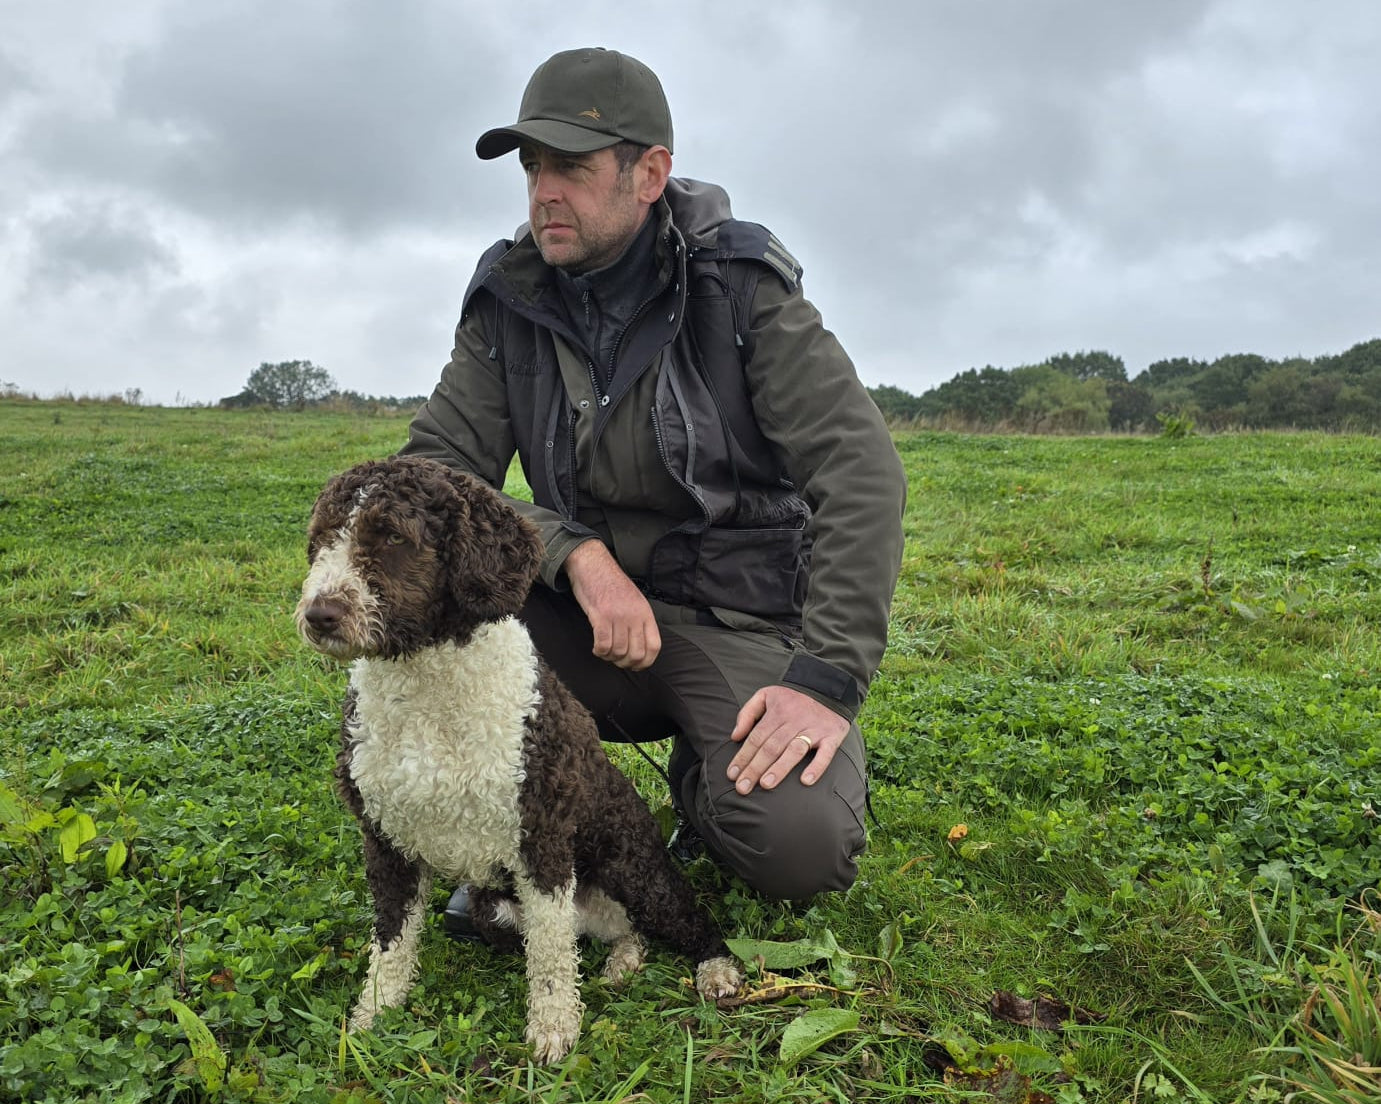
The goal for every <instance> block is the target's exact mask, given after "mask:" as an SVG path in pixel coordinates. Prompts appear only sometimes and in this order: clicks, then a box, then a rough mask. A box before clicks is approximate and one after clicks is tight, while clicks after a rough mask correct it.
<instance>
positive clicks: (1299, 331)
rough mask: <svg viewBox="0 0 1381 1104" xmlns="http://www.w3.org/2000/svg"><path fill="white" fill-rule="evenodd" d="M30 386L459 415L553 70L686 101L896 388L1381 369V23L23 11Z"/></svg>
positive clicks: (3, 296)
mask: <svg viewBox="0 0 1381 1104" xmlns="http://www.w3.org/2000/svg"><path fill="white" fill-rule="evenodd" d="M0 28H3V30H2V31H0V259H3V264H0V383H5V384H12V385H16V386H18V387H19V388H20V389H21V390H23V391H26V392H28V391H32V392H37V393H39V394H41V395H51V394H55V393H59V392H64V391H70V392H73V393H75V394H83V393H86V394H112V393H122V392H124V391H125V390H126V389H131V388H138V389H140V390H141V391H142V392H143V396H144V401H150V402H161V403H172V402H208V401H215V400H216V399H218V398H220V397H221V396H224V395H230V394H233V393H235V392H237V391H238V390H240V388H241V386H242V385H243V384H244V382H245V380H246V378H247V377H248V375H249V373H250V372H251V371H252V370H253V369H254V368H255V367H256V366H257V365H258V364H260V363H261V362H265V361H268V362H274V361H282V360H296V359H306V360H311V361H313V362H315V363H316V364H318V365H321V366H322V367H324V368H326V369H327V370H328V371H329V372H331V374H332V375H333V376H334V377H335V379H336V380H337V382H338V383H339V384H340V385H341V386H342V387H344V388H349V389H352V390H356V391H361V392H364V393H366V394H374V395H416V394H426V393H428V392H430V390H431V388H432V385H433V384H434V383H435V380H436V377H437V375H438V374H439V372H440V370H441V368H442V366H443V365H444V364H445V362H446V359H447V356H448V355H449V352H450V346H451V335H452V333H453V331H454V327H455V323H456V318H457V314H458V310H459V301H460V296H461V293H462V291H463V290H464V288H465V285H466V284H467V282H468V280H469V278H470V275H471V273H472V271H473V268H474V264H475V261H476V259H477V258H478V256H479V254H480V252H481V251H482V250H483V249H484V248H485V247H486V246H487V245H488V244H490V243H491V242H492V241H494V240H495V239H497V238H499V237H506V236H509V235H510V234H511V233H512V231H513V228H514V227H515V226H517V225H518V224H519V223H520V222H521V221H522V220H523V219H524V218H525V202H524V193H523V182H522V178H521V175H520V173H519V170H518V167H517V164H516V158H514V157H511V156H510V157H506V158H503V159H500V160H497V161H492V162H482V161H479V160H478V159H476V157H475V156H474V141H475V138H476V137H478V135H479V134H480V133H481V132H482V131H483V130H485V129H487V128H488V127H491V126H496V125H502V124H506V123H510V122H512V121H514V119H515V118H516V116H517V107H518V100H519V97H520V95H521V93H522V89H523V85H524V84H525V83H526V81H527V78H528V76H529V75H530V74H531V72H532V70H533V69H534V68H535V67H536V66H537V64H539V63H540V62H541V61H542V60H544V59H545V58H546V57H547V56H549V55H550V54H551V53H553V52H555V51H557V50H561V49H567V48H571V47H576V46H590V45H601V46H609V47H613V48H616V49H620V50H623V51H625V52H628V53H631V54H633V55H635V56H636V57H638V58H640V59H642V60H643V61H645V62H647V63H648V64H649V65H650V66H651V67H652V68H653V69H654V70H655V71H656V72H657V73H658V74H659V75H660V77H661V78H662V82H663V85H664V86H665V88H666V90H667V95H668V98H669V99H670V101H671V107H672V115H673V118H674V120H675V127H676V150H675V166H674V171H675V172H676V173H677V174H678V175H683V176H692V177H698V178H701V179H705V180H712V181H715V182H717V183H720V184H723V185H724V186H725V187H726V188H727V189H728V190H729V193H730V195H731V196H732V197H733V202H734V212H735V214H736V215H738V216H739V217H740V218H746V219H751V220H753V221H756V222H762V223H765V224H766V225H768V226H769V227H771V228H772V229H773V230H774V231H775V232H776V233H777V236H778V237H779V238H781V239H782V240H783V241H784V242H785V243H786V244H787V246H788V248H790V249H791V250H792V252H794V253H795V254H796V256H797V258H798V259H799V260H800V261H801V263H802V264H803V265H804V267H805V273H806V275H805V282H806V291H807V294H808V295H809V296H810V297H811V299H813V300H814V301H815V303H816V304H817V305H818V306H819V307H820V309H821V310H822V312H823V313H824V316H825V320H826V323H827V324H828V325H829V326H830V327H831V328H832V329H833V330H834V331H835V332H836V333H838V334H839V336H840V337H841V339H842V340H843V341H844V344H845V346H846V347H847V348H848V349H849V351H850V352H851V354H852V355H853V358H854V361H855V363H856V364H857V366H858V371H859V375H860V376H861V377H862V379H863V381H864V382H865V383H867V384H870V385H876V384H883V383H888V384H894V385H896V386H898V387H902V388H905V389H906V390H908V391H912V392H914V393H917V394H919V393H921V392H923V391H925V390H927V389H929V388H930V387H933V386H935V385H936V384H938V383H941V382H943V381H944V380H946V379H949V378H950V377H951V376H953V375H954V374H955V373H957V372H961V371H964V370H965V369H968V368H971V367H982V366H984V365H985V364H992V365H996V366H998V367H1004V368H1011V367H1016V366H1017V365H1020V364H1029V363H1034V362H1038V361H1040V360H1043V359H1044V358H1046V357H1047V356H1050V355H1051V354H1054V353H1058V352H1074V351H1077V350H1080V349H1105V350H1107V351H1109V352H1112V353H1114V354H1116V355H1118V356H1121V357H1122V358H1123V359H1124V360H1125V362H1126V364H1127V369H1128V373H1129V374H1130V375H1133V376H1134V375H1135V374H1136V373H1137V372H1139V371H1141V370H1142V369H1143V368H1145V367H1146V365H1147V364H1149V363H1151V362H1152V361H1155V360H1158V359H1161V358H1163V357H1171V356H1192V357H1199V358H1203V359H1212V358H1213V357H1216V356H1219V355H1222V354H1224V353H1233V352H1257V353H1262V354H1264V355H1266V356H1270V357H1284V356H1292V355H1296V354H1300V355H1305V356H1316V355H1320V354H1323V353H1330V352H1339V351H1342V350H1343V349H1345V348H1347V347H1349V346H1350V345H1352V344H1354V343H1356V342H1358V341H1363V340H1367V339H1370V338H1373V337H1378V336H1381V318H1378V311H1379V310H1381V258H1379V257H1378V247H1379V246H1381V60H1378V59H1381V3H1378V2H1377V0H1315V2H1312V3H1300V2H1296V0H1200V2H1190V0H1156V2H1155V3H1141V2H1132V0H1127V2H1122V3H1116V2H1111V0H1064V2H1057V0H1048V2H1045V0H994V2H984V0H852V2H848V3H845V2H843V0H832V2H828V3H815V2H810V0H783V2H775V0H773V2H763V3H756V2H752V0H685V2H682V3H679V4H675V5H672V4H667V3H663V2H661V0H644V2H642V3H639V4H620V3H610V2H607V0H606V2H604V3H598V4H596V3H585V2H579V0H574V2H567V3H523V2H519V0H508V2H502V0H501V2H495V0H487V2H483V3H481V2H477V0H387V2H386V0H374V2H365V0H339V2H338V0H293V2H284V0H181V2H179V0H120V2H119V3H111V2H110V0H0Z"/></svg>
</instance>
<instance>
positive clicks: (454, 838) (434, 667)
mask: <svg viewBox="0 0 1381 1104" xmlns="http://www.w3.org/2000/svg"><path fill="white" fill-rule="evenodd" d="M351 684H352V686H353V687H354V689H355V692H356V718H357V720H356V725H355V726H354V728H353V729H352V735H353V736H354V744H353V747H352V754H351V762H350V774H351V777H352V778H353V780H354V782H355V785H356V786H357V787H358V788H359V791H360V796H361V797H362V799H363V800H364V807H365V813H366V815H367V816H368V817H369V818H370V820H372V821H374V822H375V823H376V824H377V825H378V826H379V828H380V830H381V831H382V832H383V833H384V835H385V836H387V837H388V838H389V840H390V841H391V842H392V843H393V844H394V846H395V847H397V848H398V850H399V851H401V852H402V853H403V854H405V855H407V856H408V857H409V858H415V859H421V860H422V861H423V862H425V863H427V864H428V865H429V866H431V867H432V868H433V869H434V870H436V871H437V872H438V873H439V874H441V875H442V876H443V877H445V878H449V879H453V880H463V881H470V882H484V881H487V880H489V879H490V878H491V877H493V875H494V874H495V873H497V871H498V870H499V869H500V868H506V869H512V868H513V867H514V865H515V863H516V861H517V857H518V842H519V839H520V837H521V823H520V813H519V791H520V789H521V787H522V784H523V737H524V734H525V732H526V724H525V722H526V720H527V718H528V717H529V716H531V715H532V712H533V710H534V709H535V707H536V704H537V689H536V686H537V673H536V659H535V656H534V654H533V650H532V645H531V642H530V640H529V638H528V635H527V631H526V630H525V629H524V628H523V627H522V626H521V625H520V624H518V623H517V622H516V621H513V620H512V619H510V620H508V621H503V622H498V623H496V624H494V625H489V626H486V627H484V628H482V629H481V630H480V631H479V632H477V633H476V634H475V636H474V638H472V640H471V641H470V642H469V643H468V644H467V645H466V646H465V647H464V648H457V647H455V646H453V645H441V646H438V647H435V648H429V649H426V650H424V651H423V652H420V653H418V654H417V655H414V656H411V657H409V658H408V659H405V660H360V661H359V662H357V663H356V664H355V666H354V668H353V670H352V672H351Z"/></svg>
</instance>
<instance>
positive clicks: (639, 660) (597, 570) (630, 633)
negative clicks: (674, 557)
mask: <svg viewBox="0 0 1381 1104" xmlns="http://www.w3.org/2000/svg"><path fill="white" fill-rule="evenodd" d="M563 566H564V568H565V571H566V578H567V579H569V580H570V582H571V593H572V594H574V595H575V600H576V601H577V602H579V603H580V608H581V609H582V610H584V611H585V616H586V618H588V619H589V622H590V628H591V629H592V630H593V631H594V636H595V646H594V653H595V655H597V656H599V658H600V659H605V660H608V661H609V662H610V663H612V664H613V665H614V666H615V667H623V668H625V669H626V670H629V671H642V670H645V669H646V668H648V667H651V666H652V663H653V661H654V660H655V659H656V658H657V655H658V653H660V652H661V650H662V634H661V633H660V632H659V631H658V630H657V620H656V618H654V617H653V616H652V607H651V606H650V605H648V604H647V599H646V598H644V597H643V593H642V591H640V590H639V589H638V588H637V587H636V586H634V585H633V580H632V579H630V578H629V577H628V576H627V575H625V574H624V572H623V568H621V567H619V565H618V563H617V561H616V560H615V559H614V557H613V556H612V555H611V554H610V552H609V549H607V548H606V547H604V545H603V544H602V543H601V542H600V541H597V540H588V541H585V542H584V543H583V544H578V545H576V547H575V549H574V550H573V551H572V552H571V554H570V555H569V556H567V557H566V562H565V564H564V565H563Z"/></svg>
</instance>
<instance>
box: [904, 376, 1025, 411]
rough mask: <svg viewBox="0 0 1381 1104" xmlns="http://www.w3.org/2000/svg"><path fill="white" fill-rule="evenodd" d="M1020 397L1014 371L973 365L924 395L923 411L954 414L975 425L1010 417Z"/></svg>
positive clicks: (1018, 384) (1019, 385)
mask: <svg viewBox="0 0 1381 1104" xmlns="http://www.w3.org/2000/svg"><path fill="white" fill-rule="evenodd" d="M1019 398H1021V384H1020V382H1019V381H1017V380H1016V379H1015V378H1013V374H1012V373H1011V372H1009V371H1007V370H1005V369H1003V368H994V367H993V366H992V365H991V364H989V365H988V366H987V367H985V368H983V369H982V370H981V371H979V370H977V369H974V368H970V369H969V370H968V371H967V372H961V373H960V374H959V375H957V376H955V377H954V378H953V379H951V380H948V381H947V382H945V383H942V384H940V386H938V387H935V388H932V389H931V390H929V391H927V392H926V393H925V394H924V395H922V396H921V404H920V406H921V409H920V413H921V415H922V416H923V417H927V418H942V417H951V418H958V419H960V420H962V421H965V422H969V423H971V424H976V425H997V424H999V423H1000V422H1004V421H1007V420H1009V419H1010V418H1011V417H1012V415H1013V414H1014V413H1015V412H1016V408H1017V400H1018V399H1019Z"/></svg>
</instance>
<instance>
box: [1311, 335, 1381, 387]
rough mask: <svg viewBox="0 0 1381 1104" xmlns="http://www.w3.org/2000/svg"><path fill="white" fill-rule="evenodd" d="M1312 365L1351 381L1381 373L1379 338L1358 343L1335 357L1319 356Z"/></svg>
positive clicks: (1380, 339)
mask: <svg viewBox="0 0 1381 1104" xmlns="http://www.w3.org/2000/svg"><path fill="white" fill-rule="evenodd" d="M1314 364H1315V366H1316V367H1317V368H1318V369H1319V370H1320V371H1327V372H1337V373H1340V374H1341V375H1344V376H1347V377H1349V378H1353V379H1355V378H1357V377H1360V376H1366V375H1369V374H1371V373H1373V372H1381V337H1377V338H1373V339H1372V340H1370V341H1362V342H1359V343H1358V344H1356V345H1354V346H1353V347H1352V348H1351V349H1348V350H1347V352H1345V353H1339V354H1338V355H1337V356H1321V357H1319V358H1318V359H1317V360H1315V361H1314Z"/></svg>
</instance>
